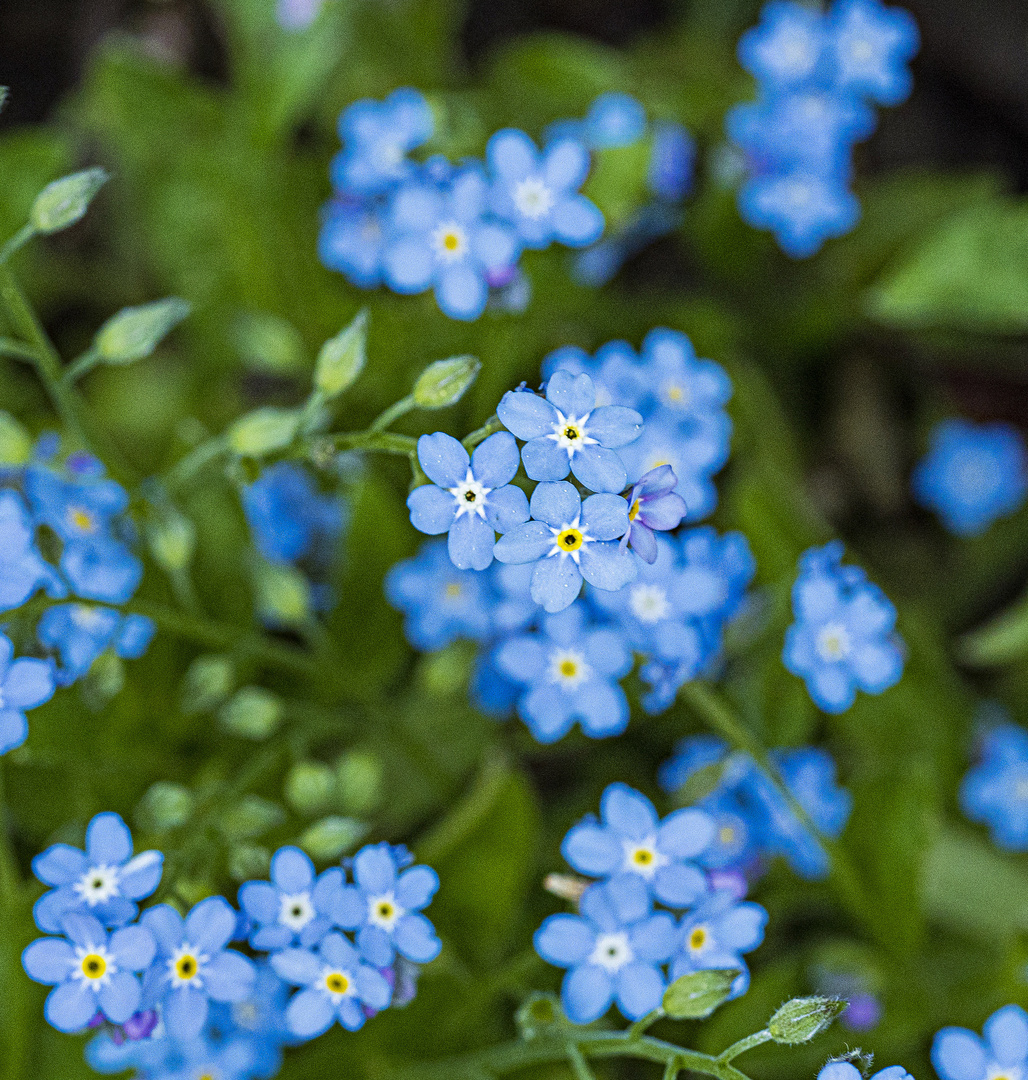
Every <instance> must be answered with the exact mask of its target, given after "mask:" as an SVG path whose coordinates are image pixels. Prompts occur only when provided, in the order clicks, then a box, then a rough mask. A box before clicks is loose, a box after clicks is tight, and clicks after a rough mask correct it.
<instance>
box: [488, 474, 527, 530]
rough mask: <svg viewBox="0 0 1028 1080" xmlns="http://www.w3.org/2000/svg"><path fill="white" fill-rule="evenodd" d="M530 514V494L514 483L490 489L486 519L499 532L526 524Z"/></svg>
mask: <svg viewBox="0 0 1028 1080" xmlns="http://www.w3.org/2000/svg"><path fill="white" fill-rule="evenodd" d="M529 514H530V511H529V509H528V496H527V495H526V494H525V493H524V492H523V491H522V490H521V488H519V487H515V486H514V485H513V484H507V485H506V486H505V487H501V488H496V489H494V490H493V491H490V492H489V495H488V496H487V498H486V504H485V516H486V519H487V520H488V522H489V524H490V525H492V527H493V528H494V529H495V530H496V531H497V532H498V533H506V532H510V530H511V529H514V528H516V527H517V526H518V525H524V524H525V522H526V521H528V518H529Z"/></svg>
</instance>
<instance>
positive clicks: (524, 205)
mask: <svg viewBox="0 0 1028 1080" xmlns="http://www.w3.org/2000/svg"><path fill="white" fill-rule="evenodd" d="M554 201H555V200H554V197H553V192H552V191H551V190H550V188H549V187H548V186H547V185H546V184H544V183H543V181H542V180H541V179H540V178H539V177H538V176H527V177H525V179H524V180H522V181H521V182H520V183H519V184H518V185H517V187H515V188H514V205H515V206H516V207H517V209H518V212H519V213H520V214H522V215H523V216H524V217H526V218H529V219H530V220H532V221H537V220H538V219H539V218H541V217H543V216H545V215H546V214H548V213H549V212H550V210H552V209H553V204H554Z"/></svg>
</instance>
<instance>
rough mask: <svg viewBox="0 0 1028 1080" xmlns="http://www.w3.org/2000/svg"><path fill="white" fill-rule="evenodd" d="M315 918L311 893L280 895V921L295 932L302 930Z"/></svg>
mask: <svg viewBox="0 0 1028 1080" xmlns="http://www.w3.org/2000/svg"><path fill="white" fill-rule="evenodd" d="M313 918H314V904H313V902H312V901H311V894H310V893H306V892H303V893H295V894H293V895H292V896H281V897H279V909H278V921H279V922H280V923H281V924H282V925H283V926H287V927H288V928H289V929H290V930H292V931H293V932H294V933H295V932H296V931H298V930H302V929H303V928H304V927H305V926H306V925H307V924H308V923H309V922H310V921H311V919H313Z"/></svg>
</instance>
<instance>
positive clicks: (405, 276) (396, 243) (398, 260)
mask: <svg viewBox="0 0 1028 1080" xmlns="http://www.w3.org/2000/svg"><path fill="white" fill-rule="evenodd" d="M382 268H383V271H384V274H385V280H386V284H387V285H388V286H389V288H390V289H392V290H393V292H398V293H401V294H403V295H411V294H413V293H419V292H424V291H425V289H427V288H428V287H429V285H431V284H432V274H433V272H434V270H435V260H434V258H433V257H432V249H431V247H430V246H429V244H428V241H427V239H426V238H424V237H422V236H405V237H401V238H400V239H398V240H393V241H392V242H391V243H390V244H389V245H388V246H387V247H386V249H385V251H384V252H383V253H382Z"/></svg>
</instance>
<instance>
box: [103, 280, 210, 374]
mask: <svg viewBox="0 0 1028 1080" xmlns="http://www.w3.org/2000/svg"><path fill="white" fill-rule="evenodd" d="M189 312H190V305H189V303H187V301H185V300H180V299H179V298H178V297H177V296H169V297H168V298H167V299H166V300H155V301H154V302H153V303H152V304H142V305H141V306H140V307H130V308H123V309H122V310H121V311H119V312H118V314H117V315H114V316H112V317H111V318H110V319H108V320H107V322H105V323H104V324H103V326H101V327H100V331H99V333H98V334H97V335H96V340H95V342H94V346H95V348H96V351H97V353H98V354H99V356H100V359H101V360H102V361H103V362H104V363H105V364H131V363H133V361H135V360H142V359H143V358H144V357H147V356H149V355H150V354H151V353H152V352H153V351H154V349H156V348H157V346H158V345H160V343H161V342H162V341H163V340H164V338H165V337H167V335H168V334H169V333H170V332H171V330H172V329H173V328H174V327H175V326H177V325H178V324H179V323H180V322H181V321H182V320H183V319H184V318H185V317H186V316H187V315H188V314H189Z"/></svg>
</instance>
